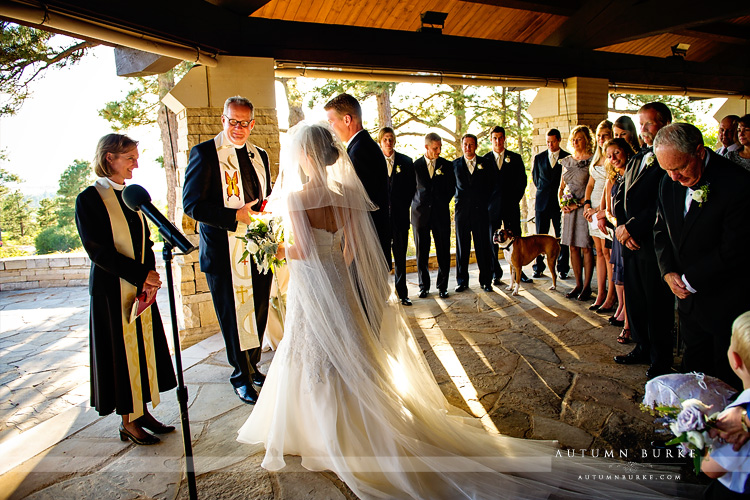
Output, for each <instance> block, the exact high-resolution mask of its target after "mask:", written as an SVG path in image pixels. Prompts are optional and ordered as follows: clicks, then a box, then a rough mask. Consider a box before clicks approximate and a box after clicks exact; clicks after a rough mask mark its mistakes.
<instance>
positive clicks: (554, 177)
mask: <svg viewBox="0 0 750 500" xmlns="http://www.w3.org/2000/svg"><path fill="white" fill-rule="evenodd" d="M569 155H570V153H568V152H567V151H565V150H564V149H560V131H559V130H557V129H555V128H553V129H550V131H549V132H547V150H546V151H542V152H541V153H539V154H538V155H536V156H535V157H534V168H533V170H532V171H531V177H532V179H533V181H534V186H536V201H535V202H534V208H535V217H534V219H535V221H536V234H547V233H549V226H550V223H552V227H553V228H554V230H555V236H556V237H558V238H559V237H560V236H561V234H562V233H561V232H560V229H561V225H562V216H561V212H560V201H559V199H558V197H557V188H558V187H559V186H560V176H561V175H562V165H560V159H562V158H565V157H566V156H569ZM533 268H534V278H541V277H542V273H543V272H544V269H545V268H546V266H545V265H544V256H543V255H540V256H539V257H537V258H536V262H535V263H534V266H533ZM569 271H570V256H569V253H568V245H560V255H559V256H558V257H557V272H559V273H560V279H563V280H564V279H567V278H568V272H569Z"/></svg>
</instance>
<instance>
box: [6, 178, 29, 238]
mask: <svg viewBox="0 0 750 500" xmlns="http://www.w3.org/2000/svg"><path fill="white" fill-rule="evenodd" d="M30 205H31V200H29V199H28V198H26V197H25V196H24V195H23V193H21V191H18V190H16V191H13V192H10V193H7V194H6V195H5V196H3V199H2V202H1V203H0V227H2V230H3V232H4V233H6V234H7V235H8V236H9V237H12V238H15V239H19V240H22V239H23V238H24V237H25V236H28V234H29V233H30V232H31V231H32V229H33V219H32V217H31V215H32V212H31V208H30Z"/></svg>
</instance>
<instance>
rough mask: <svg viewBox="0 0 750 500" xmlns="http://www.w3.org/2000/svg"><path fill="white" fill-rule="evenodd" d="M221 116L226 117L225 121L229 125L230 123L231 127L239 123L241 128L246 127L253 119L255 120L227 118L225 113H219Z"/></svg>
mask: <svg viewBox="0 0 750 500" xmlns="http://www.w3.org/2000/svg"><path fill="white" fill-rule="evenodd" d="M221 116H223V117H224V118H226V119H227V121H228V122H229V125H231V126H232V127H236V126H237V125H239V126H240V127H242V128H247V127H249V126H250V124H251V123H253V121H255V120H242V121H240V120H235V119H234V118H229V117H228V116H227V115H221Z"/></svg>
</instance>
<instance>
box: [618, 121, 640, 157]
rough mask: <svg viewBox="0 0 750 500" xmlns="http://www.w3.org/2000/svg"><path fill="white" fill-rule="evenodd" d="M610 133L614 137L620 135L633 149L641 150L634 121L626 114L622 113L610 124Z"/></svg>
mask: <svg viewBox="0 0 750 500" xmlns="http://www.w3.org/2000/svg"><path fill="white" fill-rule="evenodd" d="M612 135H613V136H614V137H615V138H619V137H622V138H623V139H625V140H626V141H628V143H629V144H630V147H631V148H633V151H640V150H641V141H640V140H639V139H638V129H637V128H635V123H633V120H631V119H630V117H629V116H627V115H622V116H621V117H619V118H618V119H617V120H615V123H613V124H612Z"/></svg>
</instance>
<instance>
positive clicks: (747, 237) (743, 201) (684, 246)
mask: <svg viewBox="0 0 750 500" xmlns="http://www.w3.org/2000/svg"><path fill="white" fill-rule="evenodd" d="M654 151H655V152H656V157H657V158H658V159H659V165H660V166H661V168H662V169H663V170H664V171H666V173H667V176H665V177H664V179H663V180H662V182H661V186H660V188H659V193H658V194H659V197H658V207H657V208H658V211H657V218H656V225H655V226H654V229H653V232H654V245H655V249H656V255H657V257H658V263H659V270H660V271H661V276H662V277H663V279H664V281H665V282H666V283H667V285H669V288H670V289H671V291H672V293H673V294H674V296H676V297H677V298H678V299H679V300H678V308H677V309H678V312H679V319H680V334H681V336H682V338H683V341H684V343H685V351H684V353H683V355H682V370H683V371H684V372H692V371H696V372H702V373H705V374H706V375H712V376H714V377H717V378H720V379H721V380H723V381H724V382H726V383H728V384H731V385H733V386H734V387H736V388H739V387H740V381H739V380H738V379H737V377H736V376H734V374H733V372H732V370H731V367H730V366H729V363H728V362H727V357H726V355H725V353H726V350H727V348H728V347H729V341H730V338H731V334H732V328H731V326H732V321H733V320H734V319H735V318H736V317H737V316H739V315H740V314H742V312H744V311H745V310H747V309H748V301H747V295H746V292H745V287H746V284H747V282H748V281H749V280H750V270H748V269H747V268H742V269H739V268H738V266H737V263H738V262H742V260H743V259H744V258H745V255H746V253H747V249H748V248H750V232H748V231H743V230H738V228H741V227H745V226H746V224H747V222H746V217H747V214H748V213H750V197H749V196H748V193H750V173H749V172H748V171H747V170H744V169H743V168H741V167H740V166H738V165H736V164H734V163H732V162H730V161H729V160H727V159H726V158H724V157H723V156H721V155H718V154H716V153H714V152H713V151H710V150H708V149H707V148H706V147H704V145H703V136H702V135H701V132H700V130H698V128H697V127H695V126H693V125H690V124H688V123H674V124H672V125H669V126H667V127H664V128H662V129H661V130H660V131H659V133H658V134H656V138H655V139H654ZM729 275H731V276H733V279H732V280H730V281H728V282H725V283H722V284H721V286H716V278H717V276H729Z"/></svg>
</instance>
